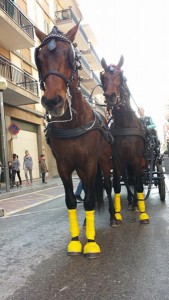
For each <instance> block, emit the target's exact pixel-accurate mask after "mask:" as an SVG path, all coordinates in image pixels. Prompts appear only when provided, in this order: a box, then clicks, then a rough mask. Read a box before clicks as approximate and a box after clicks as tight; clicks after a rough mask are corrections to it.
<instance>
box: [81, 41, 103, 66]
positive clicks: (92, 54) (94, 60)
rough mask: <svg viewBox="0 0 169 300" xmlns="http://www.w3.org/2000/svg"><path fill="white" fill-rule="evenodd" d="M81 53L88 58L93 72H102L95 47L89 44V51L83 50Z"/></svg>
mask: <svg viewBox="0 0 169 300" xmlns="http://www.w3.org/2000/svg"><path fill="white" fill-rule="evenodd" d="M81 53H82V54H83V55H84V56H85V57H86V59H87V60H88V62H89V63H90V65H91V68H92V69H93V70H101V69H102V67H101V63H100V58H99V57H98V55H97V53H96V51H95V49H94V47H93V46H92V44H91V43H90V42H89V49H86V50H81Z"/></svg>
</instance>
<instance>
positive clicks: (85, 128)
mask: <svg viewBox="0 0 169 300" xmlns="http://www.w3.org/2000/svg"><path fill="white" fill-rule="evenodd" d="M93 113H94V121H90V122H89V123H87V124H85V125H81V126H78V127H76V128H73V129H63V128H61V129H60V128H54V127H52V123H49V124H48V125H47V128H46V129H45V131H46V135H45V136H46V138H47V140H48V143H49V144H50V138H51V137H52V138H59V139H64V140H66V139H71V138H76V137H79V136H82V135H84V134H86V133H88V132H90V131H93V130H99V131H100V132H101V134H102V135H103V136H104V138H105V139H106V141H107V142H108V143H110V144H111V145H112V144H113V142H114V138H113V136H112V134H111V133H110V131H109V130H108V128H107V126H106V125H105V124H104V122H103V120H102V118H101V116H100V115H99V114H98V113H97V112H95V111H93Z"/></svg>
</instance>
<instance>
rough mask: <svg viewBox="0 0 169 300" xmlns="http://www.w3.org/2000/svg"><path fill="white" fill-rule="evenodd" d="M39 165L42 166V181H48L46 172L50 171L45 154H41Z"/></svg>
mask: <svg viewBox="0 0 169 300" xmlns="http://www.w3.org/2000/svg"><path fill="white" fill-rule="evenodd" d="M39 167H40V173H41V175H42V183H47V182H46V179H45V177H46V173H47V172H48V169H47V165H46V160H45V155H44V154H41V156H40V159H39Z"/></svg>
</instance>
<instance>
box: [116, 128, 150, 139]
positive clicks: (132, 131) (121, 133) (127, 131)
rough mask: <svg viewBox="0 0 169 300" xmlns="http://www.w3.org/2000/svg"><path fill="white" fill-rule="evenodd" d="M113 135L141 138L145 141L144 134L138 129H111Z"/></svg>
mask: <svg viewBox="0 0 169 300" xmlns="http://www.w3.org/2000/svg"><path fill="white" fill-rule="evenodd" d="M111 134H112V135H113V136H130V135H131V136H133V135H136V136H141V137H142V138H143V139H144V140H145V136H144V134H143V133H142V132H141V131H140V130H139V129H137V128H119V129H111Z"/></svg>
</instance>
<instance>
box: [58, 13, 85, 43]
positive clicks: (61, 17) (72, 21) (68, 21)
mask: <svg viewBox="0 0 169 300" xmlns="http://www.w3.org/2000/svg"><path fill="white" fill-rule="evenodd" d="M55 16H56V25H57V27H58V28H59V30H61V31H62V32H63V33H67V32H68V31H69V30H70V29H71V28H72V27H73V26H75V25H76V24H77V23H78V22H79V21H80V20H78V19H77V18H76V16H75V14H74V13H73V11H72V9H70V8H69V9H63V10H60V11H56V12H55ZM75 41H76V42H77V44H78V48H79V49H85V48H86V46H87V44H88V37H87V35H86V33H85V31H84V29H83V27H82V26H81V25H80V26H79V30H78V32H77V35H76V39H75Z"/></svg>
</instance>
